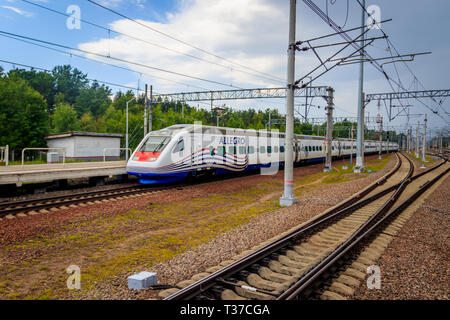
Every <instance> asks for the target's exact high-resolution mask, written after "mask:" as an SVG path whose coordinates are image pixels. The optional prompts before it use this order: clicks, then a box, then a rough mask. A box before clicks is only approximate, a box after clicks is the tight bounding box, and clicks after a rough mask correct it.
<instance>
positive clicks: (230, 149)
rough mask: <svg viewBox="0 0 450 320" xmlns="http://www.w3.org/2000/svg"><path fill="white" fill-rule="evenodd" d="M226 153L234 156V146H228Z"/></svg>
mask: <svg viewBox="0 0 450 320" xmlns="http://www.w3.org/2000/svg"><path fill="white" fill-rule="evenodd" d="M228 153H231V154H236V146H229V147H228Z"/></svg>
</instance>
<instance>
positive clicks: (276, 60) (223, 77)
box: [0, 0, 450, 132]
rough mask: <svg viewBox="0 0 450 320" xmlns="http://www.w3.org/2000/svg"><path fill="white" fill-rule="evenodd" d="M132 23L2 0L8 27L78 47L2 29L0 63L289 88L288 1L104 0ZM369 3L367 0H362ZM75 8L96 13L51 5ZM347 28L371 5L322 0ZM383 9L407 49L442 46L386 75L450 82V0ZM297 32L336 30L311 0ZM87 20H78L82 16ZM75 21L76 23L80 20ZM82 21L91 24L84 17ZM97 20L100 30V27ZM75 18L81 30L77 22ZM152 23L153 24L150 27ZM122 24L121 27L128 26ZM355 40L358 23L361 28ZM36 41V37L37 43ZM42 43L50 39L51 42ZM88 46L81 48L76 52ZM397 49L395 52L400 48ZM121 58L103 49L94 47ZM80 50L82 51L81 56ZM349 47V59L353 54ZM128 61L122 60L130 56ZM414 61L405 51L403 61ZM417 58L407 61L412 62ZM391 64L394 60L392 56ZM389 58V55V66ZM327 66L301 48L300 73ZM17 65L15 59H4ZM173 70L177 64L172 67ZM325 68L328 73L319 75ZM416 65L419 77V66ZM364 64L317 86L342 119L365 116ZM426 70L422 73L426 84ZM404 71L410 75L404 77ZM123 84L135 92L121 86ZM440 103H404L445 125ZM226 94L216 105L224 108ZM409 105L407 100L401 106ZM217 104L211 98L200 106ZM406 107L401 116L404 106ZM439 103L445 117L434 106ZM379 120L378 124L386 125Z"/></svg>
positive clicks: (382, 51)
mask: <svg viewBox="0 0 450 320" xmlns="http://www.w3.org/2000/svg"><path fill="white" fill-rule="evenodd" d="M93 1H95V2H97V3H98V4H100V5H102V6H104V7H107V8H110V9H112V10H114V11H116V12H118V13H120V14H122V15H125V16H127V17H129V18H132V19H134V20H135V21H131V20H128V19H125V18H124V17H123V16H120V15H117V14H114V13H113V12H110V11H108V10H106V9H105V8H101V7H99V6H97V5H95V4H93V3H91V2H89V1H87V0H78V1H75V0H27V1H24V0H0V31H2V32H8V33H13V34H16V35H20V36H25V37H29V38H35V39H40V40H45V41H48V42H52V43H56V44H60V45H63V46H66V48H61V47H53V46H51V45H48V44H46V46H48V47H53V48H55V49H57V50H60V51H64V52H65V53H63V52H60V51H59V52H58V51H54V50H50V49H48V48H43V47H39V46H35V45H32V44H30V43H25V42H23V41H18V40H16V39H11V38H8V37H5V36H4V34H3V35H2V34H1V33H0V60H4V61H10V62H14V63H19V64H25V65H30V66H33V67H39V68H44V69H52V68H53V67H54V66H56V65H61V64H71V65H72V66H74V67H76V68H78V69H80V70H81V71H83V72H85V73H87V74H88V77H89V78H90V79H97V80H99V81H105V82H109V83H112V84H120V85H122V86H126V87H131V88H139V89H141V90H142V89H143V88H144V84H145V83H147V84H151V85H152V86H153V90H154V92H155V93H175V92H189V91H205V90H230V89H236V88H266V87H285V86H286V80H285V79H286V74H287V46H288V26H289V1H288V0H214V1H211V0H158V1H152V0H93ZM361 1H362V0H361ZM32 3H34V4H37V5H40V6H44V7H46V8H49V9H51V10H55V11H59V12H61V13H64V14H66V12H67V14H69V15H73V14H74V13H75V14H76V13H77V11H73V8H74V7H75V9H77V10H78V8H79V14H80V16H79V17H80V18H81V19H82V20H84V21H79V20H74V19H69V18H68V17H67V16H64V15H61V14H58V13H55V12H51V11H49V10H46V9H45V8H43V7H39V6H36V5H33V4H32ZM314 3H315V4H316V5H317V6H319V7H320V8H321V9H322V10H323V11H324V12H326V11H327V9H328V15H329V17H330V18H331V19H332V20H334V21H335V22H336V23H337V24H338V25H339V26H341V27H342V28H343V29H348V28H354V27H357V26H359V25H360V23H361V7H360V6H359V4H358V2H357V0H348V1H346V0H335V1H330V0H328V2H327V1H326V0H314ZM374 5H375V6H377V7H378V8H379V13H380V18H381V20H385V19H392V21H389V22H386V23H383V24H382V25H381V26H382V30H383V31H384V32H385V34H387V35H388V37H389V40H390V41H391V43H392V44H393V45H394V48H395V49H396V50H397V51H398V52H399V53H400V54H410V53H419V52H432V53H431V54H428V55H421V56H416V57H415V59H414V61H409V62H405V63H403V62H399V63H395V64H394V63H390V64H386V65H383V69H384V70H385V71H386V73H387V74H388V75H389V76H390V77H391V78H392V79H393V80H394V81H395V82H397V83H400V82H401V85H402V87H403V88H405V89H407V90H424V89H448V88H450V81H449V75H450V19H448V13H449V12H450V2H449V1H447V0H433V1H429V2H424V1H418V0H397V1H388V0H378V1H369V0H367V1H366V7H367V8H368V7H369V6H374ZM296 13H297V24H296V39H297V40H308V39H311V38H314V37H318V36H322V35H326V34H329V33H332V32H333V30H332V29H331V28H330V27H329V26H328V25H327V24H326V23H325V22H324V21H323V20H322V19H320V18H319V17H318V16H317V15H316V14H315V13H314V12H313V11H312V10H311V9H310V8H309V7H307V6H306V5H305V4H304V3H303V1H301V0H298V1H297V9H296ZM77 17H78V16H77ZM68 20H69V21H68ZM76 22H79V27H78V26H77V25H76ZM92 24H95V25H96V26H93V25H92ZM74 26H75V27H74ZM146 26H147V27H146ZM116 32H119V33H120V34H119V33H116ZM349 34H350V35H351V36H352V37H357V36H358V35H359V33H358V30H356V31H353V32H349ZM379 36H382V33H381V32H380V30H377V29H373V30H371V31H369V33H368V35H367V37H379ZM27 41H29V40H27ZM342 41H343V39H342V38H341V37H339V36H336V37H330V38H326V39H323V40H320V41H315V42H312V43H313V44H314V45H323V44H331V43H335V42H342ZM41 45H43V44H42V43H41ZM342 47H343V46H342V45H341V46H333V47H325V48H321V49H317V53H318V55H319V56H320V57H321V59H327V58H329V57H330V56H331V55H333V54H334V53H335V52H336V51H337V50H339V49H340V48H342ZM390 47H391V46H389V45H388V43H387V41H386V40H385V39H378V40H375V41H374V42H373V43H372V45H369V46H368V47H367V51H368V53H369V54H370V55H371V56H372V57H374V58H381V57H387V56H389V55H390V54H391V53H392V54H393V55H395V54H396V53H395V51H394V50H393V49H394V48H390ZM70 48H76V49H79V50H84V52H79V51H75V50H71V49H70ZM389 48H390V51H389ZM87 52H90V53H95V54H99V55H102V56H109V57H111V58H105V57H100V56H98V55H93V54H90V53H87ZM70 53H72V54H70ZM350 53H351V51H349V50H348V49H346V50H344V51H343V52H342V53H341V54H340V55H338V56H337V57H341V56H345V55H348V54H350ZM117 59H120V60H121V61H118V60H117ZM403 59H405V58H403ZM406 59H407V58H406ZM386 61H387V60H386ZM382 62H384V61H381V62H380V63H382ZM319 64H320V62H319V60H318V59H317V57H316V56H315V55H314V53H313V52H312V51H311V50H308V51H301V52H297V54H296V79H299V78H301V77H302V76H304V75H306V74H307V73H309V72H310V71H311V70H313V69H314V68H316V67H317V66H318V65H319ZM0 65H1V66H2V67H3V68H4V69H5V70H9V69H10V68H12V67H13V65H11V64H8V63H4V62H0ZM163 70H165V71H169V72H165V71H163ZM323 70H324V69H323V68H322V69H320V68H319V69H318V70H317V71H316V72H315V73H314V75H318V74H319V73H321V72H322V71H323ZM411 71H412V73H411ZM358 75H359V64H352V65H347V66H337V67H335V68H333V69H332V70H330V71H328V72H327V73H325V74H324V75H323V76H321V77H319V78H318V79H317V80H315V81H314V82H313V85H317V86H331V87H333V88H334V89H335V93H334V97H335V101H334V102H335V110H334V115H335V116H337V117H352V116H353V117H355V116H356V114H357V93H358ZM414 77H416V79H418V80H414ZM399 79H400V80H399ZM391 85H392V87H391V86H390V84H389V83H388V81H387V80H386V79H385V77H384V76H383V74H381V73H380V72H379V71H378V70H376V69H375V68H374V67H373V66H371V65H370V64H369V63H366V64H365V69H364V92H365V93H366V94H369V93H384V92H392V90H393V89H394V90H396V91H403V90H401V89H399V88H398V86H397V85H396V84H394V83H393V82H391ZM110 88H111V89H112V90H113V92H116V91H117V90H122V91H125V90H127V89H126V88H123V87H118V86H114V85H110ZM442 100H443V102H442V103H441V104H438V103H436V102H433V101H431V100H430V99H422V100H421V101H422V102H423V103H425V104H426V105H424V104H422V103H420V102H419V101H418V100H415V99H411V100H403V101H402V104H403V105H411V107H410V108H409V110H410V120H409V124H410V125H412V126H413V129H414V130H413V131H414V132H415V128H416V126H417V122H418V121H420V122H421V123H423V118H424V114H425V113H426V114H427V115H428V120H429V121H428V129H429V130H431V131H432V132H437V131H438V130H441V129H442V128H446V129H447V130H448V129H449V124H450V117H449V114H448V112H449V111H450V107H449V104H450V103H449V102H448V101H447V100H445V99H442ZM223 103H224V102H219V101H217V102H215V105H221V104H223ZM295 103H296V110H297V111H296V116H298V117H301V116H300V114H303V113H304V107H303V106H301V105H302V104H304V103H305V101H304V99H303V98H297V99H296V102H295ZM226 104H227V106H231V107H233V109H246V108H255V109H266V108H276V109H278V110H279V113H281V114H285V109H286V106H285V100H284V99H258V100H237V101H227V102H226ZM312 104H313V107H312V108H311V110H310V114H309V115H308V116H309V118H323V117H325V110H324V106H325V105H326V102H325V100H324V99H322V98H320V97H316V98H314V99H313V100H312ZM395 104H396V105H399V102H398V101H396V102H395ZM192 105H198V106H200V107H205V108H208V106H209V103H204V104H203V103H192ZM387 108H388V106H387V105H385V104H384V103H383V101H381V107H380V113H381V115H382V116H383V118H384V125H385V127H386V126H388V127H389V126H390V127H392V128H395V129H397V131H400V130H401V129H402V128H405V126H406V123H407V117H406V114H405V113H400V114H399V115H398V116H397V117H396V118H395V119H393V120H392V121H390V122H389V121H388V117H387ZM396 110H400V109H399V108H396V109H394V110H393V115H394V114H396V113H397V112H396ZM432 110H434V111H438V113H439V115H436V114H434V113H433V112H432ZM377 113H378V106H377V102H376V101H373V102H371V103H369V104H368V105H367V107H366V116H367V115H369V116H370V117H375V115H376V114H377ZM374 126H375V123H370V124H368V127H374Z"/></svg>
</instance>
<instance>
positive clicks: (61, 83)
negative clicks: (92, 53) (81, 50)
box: [52, 65, 89, 105]
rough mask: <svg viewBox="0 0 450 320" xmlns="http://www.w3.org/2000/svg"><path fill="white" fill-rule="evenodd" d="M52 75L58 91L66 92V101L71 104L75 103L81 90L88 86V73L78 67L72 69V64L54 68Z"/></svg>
mask: <svg viewBox="0 0 450 320" xmlns="http://www.w3.org/2000/svg"><path fill="white" fill-rule="evenodd" d="M52 75H53V78H54V80H55V88H56V91H57V92H59V93H62V94H64V99H65V101H66V102H68V103H69V104H71V105H73V104H74V103H75V101H76V98H77V97H78V95H79V94H80V91H81V90H82V89H86V88H88V84H89V80H88V79H87V75H86V74H84V73H82V72H81V71H80V70H78V69H77V68H74V69H72V67H71V66H70V65H64V66H57V67H55V68H53V70H52Z"/></svg>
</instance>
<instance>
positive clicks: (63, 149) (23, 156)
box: [22, 148, 66, 166]
mask: <svg viewBox="0 0 450 320" xmlns="http://www.w3.org/2000/svg"><path fill="white" fill-rule="evenodd" d="M25 150H62V154H63V165H64V164H65V162H66V149H65V148H24V149H22V166H23V165H24V164H25Z"/></svg>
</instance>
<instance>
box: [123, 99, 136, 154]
mask: <svg viewBox="0 0 450 320" xmlns="http://www.w3.org/2000/svg"><path fill="white" fill-rule="evenodd" d="M135 99H136V97H133V99H131V100H130V101H127V109H126V113H127V115H126V128H125V131H126V134H125V148H126V150H125V158H126V159H127V160H128V147H129V145H128V104H129V103H130V102H131V101H133V100H135Z"/></svg>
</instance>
